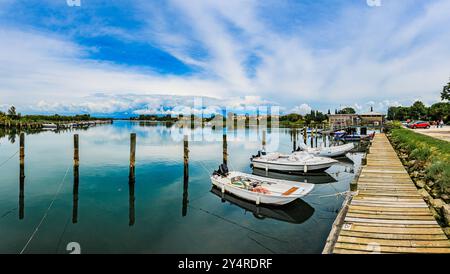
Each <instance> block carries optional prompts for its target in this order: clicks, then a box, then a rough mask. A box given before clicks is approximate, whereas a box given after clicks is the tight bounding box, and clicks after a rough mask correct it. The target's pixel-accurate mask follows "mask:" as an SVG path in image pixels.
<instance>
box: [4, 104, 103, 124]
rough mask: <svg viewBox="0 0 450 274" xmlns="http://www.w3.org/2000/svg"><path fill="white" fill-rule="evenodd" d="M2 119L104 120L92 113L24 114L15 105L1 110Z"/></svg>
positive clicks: (39, 120) (34, 120) (36, 120)
mask: <svg viewBox="0 0 450 274" xmlns="http://www.w3.org/2000/svg"><path fill="white" fill-rule="evenodd" d="M0 120H17V121H21V122H41V121H49V122H68V121H89V120H104V119H102V118H94V117H91V115H90V114H77V115H73V116H66V115H59V114H53V115H22V114H21V113H18V112H17V110H16V108H15V107H14V106H11V107H10V108H9V109H8V111H7V112H6V113H5V112H2V111H0Z"/></svg>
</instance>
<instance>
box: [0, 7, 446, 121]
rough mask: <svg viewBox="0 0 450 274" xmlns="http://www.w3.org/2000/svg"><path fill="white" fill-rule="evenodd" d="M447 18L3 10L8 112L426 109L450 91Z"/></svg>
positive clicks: (398, 11) (396, 10) (368, 11)
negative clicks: (197, 106) (418, 103)
mask: <svg viewBox="0 0 450 274" xmlns="http://www.w3.org/2000/svg"><path fill="white" fill-rule="evenodd" d="M448 10H450V1H447V0H430V1H420V0H381V6H379V7H370V6H369V5H367V1H366V0H345V1H337V0H323V1H320V0H303V1H301V0H298V1H293V0H290V1H289V0H286V1H282V0H268V1H256V0H246V1H237V0H228V1H200V0H190V1H183V0H168V1H160V0H156V1H146V0H121V1H118V0H108V1H106V0H105V1H94V0H81V6H79V7H70V6H68V5H67V3H66V0H27V1H13V0H0V39H1V45H0V109H6V108H7V107H9V106H10V105H12V104H13V105H15V106H16V107H17V108H18V109H19V110H20V111H22V112H23V113H56V112H57V113H61V114H64V113H79V112H90V113H94V114H103V115H132V114H142V113H155V112H162V113H168V112H170V111H172V110H173V109H174V108H175V107H178V108H183V107H182V106H186V105H187V106H189V104H192V103H193V98H194V97H203V98H204V104H205V105H206V106H205V107H209V106H212V105H214V106H227V107H229V108H230V109H242V108H245V106H258V105H267V104H270V105H279V106H280V108H281V110H282V111H284V112H291V111H294V112H299V113H305V112H308V111H309V110H310V109H311V108H313V109H319V110H322V111H326V110H327V109H329V108H330V109H332V110H334V109H335V108H339V107H344V106H352V107H354V108H356V109H357V110H358V111H361V112H364V111H367V110H368V109H369V108H370V106H371V105H373V106H374V108H375V109H376V110H378V111H385V110H386V109H387V107H388V106H391V105H408V104H410V103H411V102H413V101H414V100H418V99H420V100H422V101H424V102H425V103H427V104H430V103H434V102H436V101H438V100H439V93H440V91H441V89H442V86H443V85H444V84H445V83H446V82H447V80H448V78H449V77H450V66H448V60H450V47H448V45H449V44H450V43H449V42H450V28H448V25H450V17H449V16H448ZM211 109H214V107H211Z"/></svg>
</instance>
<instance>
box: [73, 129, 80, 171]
mask: <svg viewBox="0 0 450 274" xmlns="http://www.w3.org/2000/svg"><path fill="white" fill-rule="evenodd" d="M79 145H80V143H79V136H78V134H74V135H73V166H74V167H77V166H79V165H80V150H79Z"/></svg>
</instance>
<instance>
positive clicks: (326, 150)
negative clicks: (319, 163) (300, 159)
mask: <svg viewBox="0 0 450 274" xmlns="http://www.w3.org/2000/svg"><path fill="white" fill-rule="evenodd" d="M354 147H355V145H354V144H353V143H348V144H345V145H340V146H330V147H323V146H321V147H315V148H311V147H308V146H307V145H305V144H304V143H300V145H299V150H301V151H306V152H308V153H310V154H312V155H316V156H322V157H339V156H343V155H345V154H347V153H348V152H349V151H351V150H352V149H353V148H354ZM294 153H298V152H294Z"/></svg>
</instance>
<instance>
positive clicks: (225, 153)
mask: <svg viewBox="0 0 450 274" xmlns="http://www.w3.org/2000/svg"><path fill="white" fill-rule="evenodd" d="M222 150H223V151H222V154H223V157H222V158H223V163H224V164H225V165H227V164H228V143H227V134H223V135H222Z"/></svg>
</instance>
